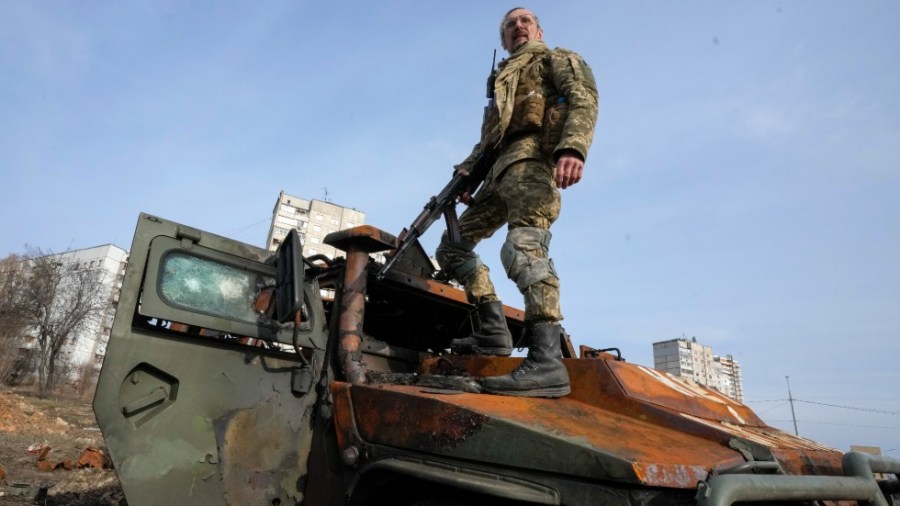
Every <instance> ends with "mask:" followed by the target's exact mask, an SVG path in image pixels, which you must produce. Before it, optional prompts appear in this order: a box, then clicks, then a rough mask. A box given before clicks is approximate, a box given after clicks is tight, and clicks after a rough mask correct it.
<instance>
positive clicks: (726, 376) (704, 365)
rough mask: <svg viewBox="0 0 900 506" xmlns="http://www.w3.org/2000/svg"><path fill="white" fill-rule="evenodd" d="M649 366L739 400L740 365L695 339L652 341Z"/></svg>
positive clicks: (741, 394) (740, 394) (741, 400)
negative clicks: (716, 353) (651, 357)
mask: <svg viewBox="0 0 900 506" xmlns="http://www.w3.org/2000/svg"><path fill="white" fill-rule="evenodd" d="M653 367H654V369H658V370H660V371H664V372H667V373H669V374H671V375H673V376H677V377H680V378H687V379H690V380H693V381H695V382H697V383H700V384H701V385H706V386H708V387H711V388H715V389H716V390H718V391H720V392H722V393H723V394H725V395H727V396H729V397H731V398H732V399H735V400H737V401H739V402H743V398H744V393H743V384H742V381H741V366H740V364H739V363H738V361H737V360H735V359H734V357H732V356H731V355H725V356H718V355H715V354H714V353H713V349H712V347H711V346H706V345H704V344H701V343H698V342H697V338H696V337H694V338H691V339H690V340H688V339H684V338H679V339H671V340H668V341H659V342H656V343H653Z"/></svg>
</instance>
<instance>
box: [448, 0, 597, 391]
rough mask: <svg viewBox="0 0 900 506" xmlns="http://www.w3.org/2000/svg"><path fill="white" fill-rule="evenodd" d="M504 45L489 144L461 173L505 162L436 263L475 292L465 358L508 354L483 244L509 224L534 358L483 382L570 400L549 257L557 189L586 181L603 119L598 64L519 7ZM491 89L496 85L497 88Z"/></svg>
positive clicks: (460, 347) (486, 132)
mask: <svg viewBox="0 0 900 506" xmlns="http://www.w3.org/2000/svg"><path fill="white" fill-rule="evenodd" d="M500 41H501V43H502V45H503V49H505V50H506V51H507V52H508V53H509V57H508V58H507V59H505V60H504V61H502V62H501V63H500V64H499V66H498V69H497V73H496V76H495V77H494V76H492V78H493V81H494V82H493V91H494V98H493V100H492V104H490V105H489V109H488V110H486V112H485V118H484V123H483V125H482V128H481V140H480V142H479V143H478V144H476V145H475V148H474V149H473V150H472V153H471V154H470V155H469V157H468V158H466V160H464V161H463V162H462V163H460V164H459V165H457V166H456V167H455V169H456V170H457V171H458V172H463V173H468V172H470V171H471V169H472V167H473V166H474V164H475V163H476V161H477V160H478V159H479V157H481V156H483V155H485V154H486V153H491V154H492V155H493V156H495V157H496V161H495V162H494V164H493V165H492V166H491V169H490V170H489V171H488V174H487V176H486V177H485V180H484V185H483V186H482V188H481V189H480V190H479V191H478V193H477V195H476V196H475V198H474V199H473V197H472V196H471V195H470V194H469V192H463V193H462V194H461V195H460V200H462V201H463V202H465V203H467V204H470V207H469V208H468V209H466V211H465V212H463V214H462V215H461V216H460V218H459V227H460V235H461V241H460V242H458V243H451V242H450V241H449V239H448V235H447V234H446V233H445V234H444V236H443V237H442V239H441V243H440V245H439V246H438V248H437V252H436V255H435V256H436V257H437V260H438V262H439V264H440V266H441V269H442V270H443V271H444V272H446V273H448V274H449V275H450V276H452V277H453V278H455V279H456V280H458V281H459V282H460V283H462V285H463V286H464V287H465V291H466V296H467V297H468V300H469V302H471V303H472V304H475V306H476V308H477V312H478V315H479V317H480V321H481V325H480V328H479V330H477V331H476V332H475V333H473V334H472V335H471V336H469V337H466V338H461V339H454V340H453V341H452V342H451V349H452V350H453V351H454V352H456V353H481V354H488V355H501V356H507V355H510V354H511V353H512V337H511V335H510V332H509V329H508V327H507V325H506V318H505V316H504V315H503V306H502V304H501V302H500V299H499V297H498V296H497V294H496V292H495V290H494V285H493V283H492V282H491V279H490V275H489V272H488V268H487V267H486V266H485V265H484V264H483V263H482V262H481V260H480V259H479V257H478V255H477V254H476V253H475V252H474V249H475V246H476V244H478V242H479V241H481V240H482V239H485V238H487V237H490V236H491V235H492V234H493V233H494V232H496V231H497V230H498V229H499V228H500V227H501V226H503V224H504V223H505V224H507V225H508V232H507V236H506V242H505V243H504V244H503V247H502V248H501V251H500V256H501V260H502V264H503V267H504V268H505V270H506V273H507V275H508V276H509V278H510V279H511V280H513V281H514V282H515V283H516V286H517V287H518V289H519V291H520V292H521V293H522V294H523V295H524V297H525V324H526V330H525V338H526V342H527V343H528V355H527V357H526V358H525V359H524V360H523V362H522V363H521V365H519V367H518V368H516V369H515V370H514V371H513V372H512V373H510V374H507V375H503V376H496V377H487V378H483V379H482V380H481V383H482V387H483V390H484V391H485V392H487V393H493V394H503V395H515V396H528V397H561V396H564V395H567V394H568V393H569V390H570V389H569V375H568V373H567V371H566V368H565V366H564V365H563V363H562V354H561V351H560V340H561V337H562V334H563V329H562V327H561V326H560V324H559V321H560V320H561V319H562V313H561V311H560V307H559V279H558V278H557V275H556V270H555V269H554V267H553V261H552V260H551V258H550V256H549V251H548V250H549V245H550V236H551V234H550V225H552V224H553V222H554V221H556V218H557V217H558V216H559V211H560V195H559V190H558V189H557V188H562V189H565V188H568V187H569V186H571V185H573V184H575V183H578V182H579V181H580V180H581V175H582V171H583V169H584V161H585V158H586V157H587V152H588V148H589V147H590V145H591V141H592V140H593V136H594V124H595V123H596V119H597V87H596V83H595V82H594V76H593V74H592V73H591V69H590V67H588V65H587V64H586V63H585V62H584V60H583V59H582V58H581V57H580V56H579V55H577V54H576V53H574V52H572V51H568V50H565V49H559V48H557V49H552V50H551V49H549V48H548V47H547V45H546V44H544V42H543V31H542V30H541V25H540V22H539V21H538V18H537V16H535V15H534V13H533V12H531V11H529V10H528V9H524V8H521V7H516V8H514V9H512V10H510V11H509V12H507V13H506V15H505V16H504V17H503V21H502V23H501V24H500ZM489 86H490V83H489Z"/></svg>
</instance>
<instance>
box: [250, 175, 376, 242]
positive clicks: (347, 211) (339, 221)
mask: <svg viewBox="0 0 900 506" xmlns="http://www.w3.org/2000/svg"><path fill="white" fill-rule="evenodd" d="M365 221H366V213H364V212H362V211H358V210H356V209H353V208H350V207H343V206H339V205H337V204H333V203H331V202H326V201H322V200H315V199H313V200H307V199H303V198H300V197H295V196H293V195H288V194H287V193H285V192H284V191H281V192H280V193H279V194H278V200H276V202H275V208H274V209H273V210H272V224H271V226H270V227H269V236H268V238H267V239H266V248H267V249H269V250H270V251H275V250H276V249H278V246H279V245H280V244H281V243H282V242H283V241H284V238H285V237H286V236H287V235H288V232H290V231H291V229H296V230H297V232H299V234H300V242H301V243H302V244H303V256H306V257H309V256H313V255H325V256H327V257H328V258H334V257H335V256H336V254H337V251H336V250H335V249H334V248H333V247H331V246H328V245H327V244H325V243H324V241H323V239H325V236H326V235H328V234H330V233H332V232H336V231H338V230H343V229H346V228H353V227H356V226H358V225H363V224H365Z"/></svg>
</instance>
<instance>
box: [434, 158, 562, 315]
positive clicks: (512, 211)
mask: <svg viewBox="0 0 900 506" xmlns="http://www.w3.org/2000/svg"><path fill="white" fill-rule="evenodd" d="M559 211H560V195H559V190H557V189H556V186H555V185H554V183H553V168H552V167H550V166H548V165H547V164H545V163H542V162H540V161H537V160H523V161H520V162H516V163H514V164H512V165H510V166H509V167H507V168H506V170H505V171H503V174H502V175H501V176H500V177H499V178H495V179H493V180H491V181H489V182H488V183H486V184H485V186H484V187H482V188H481V190H479V192H478V193H477V194H476V195H475V203H474V204H473V205H472V206H471V207H469V208H468V209H466V210H465V211H464V212H463V213H462V215H460V217H459V228H460V236H461V238H462V241H461V242H460V243H457V244H451V243H449V241H448V240H447V234H446V233H445V234H444V236H443V237H442V238H441V244H440V245H439V246H438V249H437V252H436V255H435V256H436V257H437V260H438V263H439V264H440V266H441V269H443V270H444V271H446V272H449V273H451V275H453V277H454V278H456V279H457V280H458V281H459V282H460V283H462V284H463V286H464V287H465V291H466V297H467V298H468V300H469V302H470V303H472V304H481V303H485V302H493V301H497V300H499V298H498V297H497V293H496V290H495V288H494V284H493V283H492V282H491V278H490V272H489V270H488V268H487V266H485V265H484V264H483V263H482V262H481V260H480V258H479V257H478V254H477V253H475V252H474V248H475V246H476V245H477V244H478V243H479V242H480V241H481V240H482V239H486V238H488V237H491V236H492V235H493V234H494V232H496V231H497V230H498V229H499V228H500V227H502V226H503V225H504V224H507V225H508V233H507V238H506V242H505V243H504V245H503V248H502V251H501V260H503V266H504V268H505V269H506V272H507V275H508V276H509V277H510V279H512V280H513V281H516V285H517V287H518V288H519V291H520V292H521V293H522V294H523V295H524V297H525V319H526V321H533V320H544V321H548V320H549V321H558V320H561V319H562V313H561V311H560V305H559V278H558V277H557V275H556V271H555V269H554V268H553V261H552V260H551V259H550V255H549V244H550V225H552V224H553V222H554V221H556V219H557V218H558V217H559Z"/></svg>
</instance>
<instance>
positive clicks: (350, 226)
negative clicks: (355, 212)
mask: <svg viewBox="0 0 900 506" xmlns="http://www.w3.org/2000/svg"><path fill="white" fill-rule="evenodd" d="M344 226H345V227H347V228H353V227H355V226H356V223H353V222H352V221H348V222H347V224H346V225H344Z"/></svg>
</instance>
